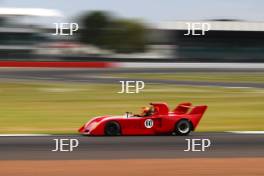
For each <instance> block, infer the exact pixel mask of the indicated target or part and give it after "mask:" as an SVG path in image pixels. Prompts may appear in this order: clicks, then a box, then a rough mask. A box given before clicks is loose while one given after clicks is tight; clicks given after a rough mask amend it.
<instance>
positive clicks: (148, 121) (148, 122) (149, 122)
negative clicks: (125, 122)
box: [144, 119, 154, 128]
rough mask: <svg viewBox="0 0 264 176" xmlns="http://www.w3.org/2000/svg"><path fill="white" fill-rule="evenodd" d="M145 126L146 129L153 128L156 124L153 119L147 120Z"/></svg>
mask: <svg viewBox="0 0 264 176" xmlns="http://www.w3.org/2000/svg"><path fill="white" fill-rule="evenodd" d="M144 124H145V127H146V128H152V127H153V125H154V122H153V120H151V119H147V120H145V123H144Z"/></svg>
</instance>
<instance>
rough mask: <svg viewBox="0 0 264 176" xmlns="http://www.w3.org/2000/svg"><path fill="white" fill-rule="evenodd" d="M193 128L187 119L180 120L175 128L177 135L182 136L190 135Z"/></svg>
mask: <svg viewBox="0 0 264 176" xmlns="http://www.w3.org/2000/svg"><path fill="white" fill-rule="evenodd" d="M191 130H192V124H191V122H189V121H188V120H186V119H183V120H180V121H179V122H178V123H177V124H176V125H175V130H174V132H175V133H176V135H180V136H186V135H188V134H189V133H190V132H191Z"/></svg>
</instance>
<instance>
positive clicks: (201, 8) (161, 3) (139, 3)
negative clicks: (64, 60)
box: [0, 0, 264, 23]
mask: <svg viewBox="0 0 264 176" xmlns="http://www.w3.org/2000/svg"><path fill="white" fill-rule="evenodd" d="M0 6H2V7H27V8H34V7H36V8H51V9H57V10H60V11H61V12H63V14H64V15H65V18H64V19H63V20H62V21H64V20H65V19H67V20H68V21H72V20H71V19H74V17H75V16H78V14H80V13H81V12H84V11H89V10H107V11H112V12H114V13H116V14H117V15H118V16H122V17H129V18H140V19H142V20H145V21H147V22H154V23H155V22H159V21H171V20H203V19H215V18H232V19H242V20H250V21H264V10H263V9H264V1H263V0H73V1H69V0H0ZM44 22H50V19H45V20H44Z"/></svg>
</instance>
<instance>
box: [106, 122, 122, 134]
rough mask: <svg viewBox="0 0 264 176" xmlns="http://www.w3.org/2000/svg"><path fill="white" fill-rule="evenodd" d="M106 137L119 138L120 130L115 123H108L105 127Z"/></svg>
mask: <svg viewBox="0 0 264 176" xmlns="http://www.w3.org/2000/svg"><path fill="white" fill-rule="evenodd" d="M105 135H106V136H119V135H121V128H120V125H119V124H118V123H117V122H108V123H107V124H106V125H105Z"/></svg>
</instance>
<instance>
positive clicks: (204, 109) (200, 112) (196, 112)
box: [189, 105, 207, 116]
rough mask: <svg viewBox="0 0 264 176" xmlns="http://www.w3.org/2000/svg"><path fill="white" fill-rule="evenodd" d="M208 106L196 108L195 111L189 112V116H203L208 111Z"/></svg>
mask: <svg viewBox="0 0 264 176" xmlns="http://www.w3.org/2000/svg"><path fill="white" fill-rule="evenodd" d="M206 109H207V106H206V105H201V106H195V107H193V109H192V110H191V111H190V112H189V114H197V115H198V114H199V115H200V116H202V115H203V114H204V112H205V111H206Z"/></svg>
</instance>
